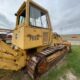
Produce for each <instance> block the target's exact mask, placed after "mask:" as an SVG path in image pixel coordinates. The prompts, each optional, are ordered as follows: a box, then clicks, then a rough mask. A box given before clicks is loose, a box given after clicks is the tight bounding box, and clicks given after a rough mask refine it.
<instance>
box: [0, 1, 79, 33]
mask: <svg viewBox="0 0 80 80" xmlns="http://www.w3.org/2000/svg"><path fill="white" fill-rule="evenodd" d="M23 1H24V0H0V28H10V29H12V28H14V27H15V19H16V18H15V16H14V14H15V13H16V12H17V10H18V8H19V7H20V5H21V4H22V3H23ZM34 1H35V2H37V3H39V4H40V5H42V6H43V7H45V8H46V9H48V11H49V14H50V17H51V22H52V27H53V31H54V32H57V33H59V34H80V0H34Z"/></svg>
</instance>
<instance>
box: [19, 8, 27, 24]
mask: <svg viewBox="0 0 80 80" xmlns="http://www.w3.org/2000/svg"><path fill="white" fill-rule="evenodd" d="M25 18H26V10H25V9H24V10H23V11H22V12H21V14H20V15H19V18H18V25H20V24H23V23H24V22H25Z"/></svg>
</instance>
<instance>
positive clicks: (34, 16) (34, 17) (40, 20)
mask: <svg viewBox="0 0 80 80" xmlns="http://www.w3.org/2000/svg"><path fill="white" fill-rule="evenodd" d="M46 16H47V15H46V13H45V12H43V11H42V10H41V9H39V8H36V7H34V6H32V5H30V21H29V22H30V25H31V26H33V27H41V28H47V27H48V22H47V17H46Z"/></svg>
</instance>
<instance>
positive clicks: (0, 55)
mask: <svg viewBox="0 0 80 80" xmlns="http://www.w3.org/2000/svg"><path fill="white" fill-rule="evenodd" d="M25 65H26V54H25V52H24V51H23V50H20V49H18V50H17V51H16V50H14V49H12V48H11V47H10V46H9V45H7V44H6V43H4V42H3V41H1V40H0V69H7V70H14V71H18V70H19V69H21V68H22V67H24V66H25Z"/></svg>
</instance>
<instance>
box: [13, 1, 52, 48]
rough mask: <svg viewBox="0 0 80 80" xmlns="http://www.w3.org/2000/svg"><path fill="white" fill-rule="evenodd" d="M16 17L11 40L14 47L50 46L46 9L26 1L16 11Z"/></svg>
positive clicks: (49, 30) (49, 28)
mask: <svg viewBox="0 0 80 80" xmlns="http://www.w3.org/2000/svg"><path fill="white" fill-rule="evenodd" d="M16 17H17V19H16V28H15V30H14V35H13V40H12V42H13V44H14V45H16V46H18V47H20V48H22V49H29V48H35V47H39V46H45V45H49V44H50V41H51V40H50V36H51V35H50V34H51V24H50V19H49V14H48V11H47V10H46V9H44V8H42V7H41V6H39V5H38V4H36V3H35V2H33V1H32V0H27V1H26V2H24V3H23V5H22V6H21V7H20V9H19V10H18V12H17V14H16ZM35 43H36V44H35Z"/></svg>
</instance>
